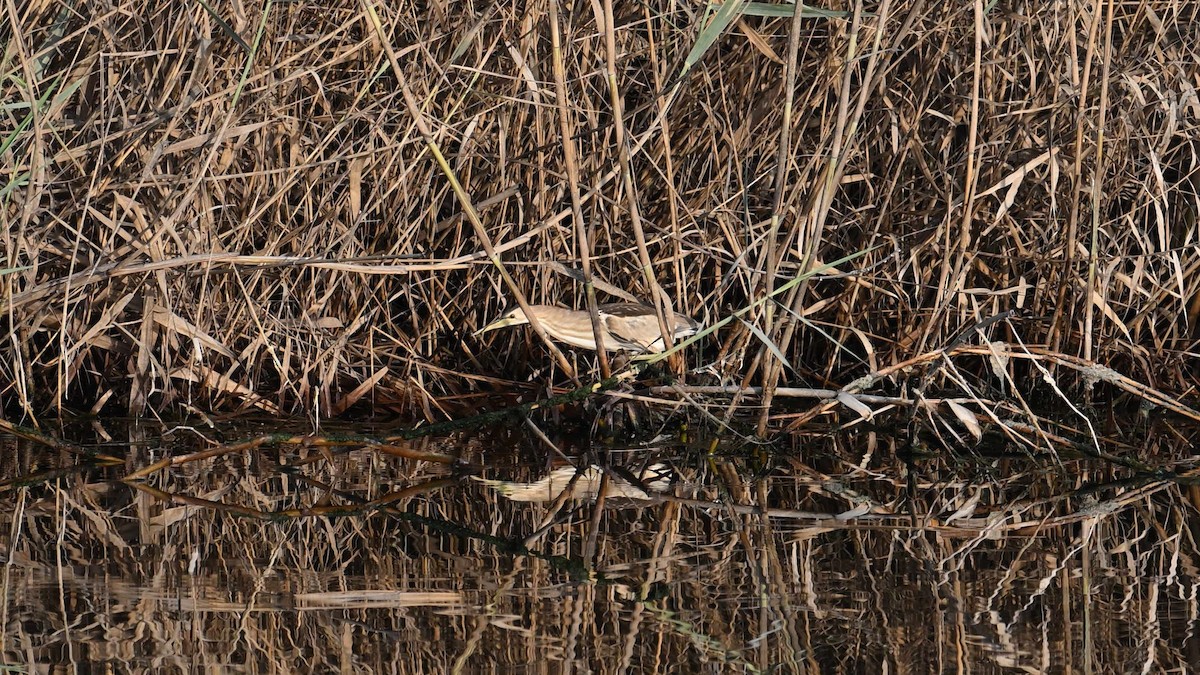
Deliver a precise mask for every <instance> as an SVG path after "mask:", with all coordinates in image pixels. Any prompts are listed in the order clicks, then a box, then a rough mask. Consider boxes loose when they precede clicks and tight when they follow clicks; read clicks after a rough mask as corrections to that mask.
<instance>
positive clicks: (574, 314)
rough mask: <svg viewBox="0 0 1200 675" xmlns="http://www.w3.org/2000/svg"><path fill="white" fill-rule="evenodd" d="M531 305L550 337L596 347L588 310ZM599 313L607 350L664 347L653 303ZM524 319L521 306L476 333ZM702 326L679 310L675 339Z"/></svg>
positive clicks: (614, 307) (618, 304) (609, 307)
mask: <svg viewBox="0 0 1200 675" xmlns="http://www.w3.org/2000/svg"><path fill="white" fill-rule="evenodd" d="M529 309H530V311H531V312H532V313H533V315H534V316H535V317H537V320H538V323H540V324H541V325H542V328H543V329H545V331H546V333H547V334H548V335H549V336H550V337H552V338H554V339H555V340H558V341H559V342H565V343H567V344H569V345H571V346H573V347H580V348H582V349H590V350H592V351H596V336H595V333H593V332H592V317H591V315H590V314H588V313H587V312H586V311H583V310H578V309H567V308H566V307H556V306H554V305H530V307H529ZM596 313H597V314H598V315H599V318H600V328H601V329H602V330H603V331H604V349H605V351H609V352H621V351H629V352H639V353H641V352H650V353H655V354H657V353H660V352H662V351H663V340H662V331H661V330H660V328H659V325H658V314H657V313H655V311H654V309H653V308H652V307H647V306H646V305H643V304H641V303H637V302H612V303H606V304H603V305H600V306H599V307H597V308H596ZM524 323H529V317H527V316H526V315H525V311H524V310H522V309H521V308H520V307H517V308H516V309H514V310H512V311H510V312H508V313H507V314H505V315H504V316H502V317H500V318H499V319H496V320H495V321H493V322H491V323H489V324H488V325H486V326H484V327H483V328H481V329H479V330H478V331H476V333H475V335H477V336H478V335H482V334H483V333H486V332H488V331H492V330H496V329H497V328H506V327H508V326H519V325H521V324H524ZM699 330H700V324H699V323H698V322H697V321H696V320H695V319H692V318H691V317H687V316H684V315H683V314H680V313H679V312H675V327H674V330H673V331H672V333H671V337H672V339H676V340H677V339H679V338H683V337H687V336H689V335H695V334H696V333H697V332H699Z"/></svg>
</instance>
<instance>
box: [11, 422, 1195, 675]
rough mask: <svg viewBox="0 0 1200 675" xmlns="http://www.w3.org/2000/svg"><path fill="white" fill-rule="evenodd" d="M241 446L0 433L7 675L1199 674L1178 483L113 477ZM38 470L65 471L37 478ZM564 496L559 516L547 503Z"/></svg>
mask: <svg viewBox="0 0 1200 675" xmlns="http://www.w3.org/2000/svg"><path fill="white" fill-rule="evenodd" d="M256 433H259V432H258V431H256V430H247V429H238V430H226V431H224V432H223V433H222V434H218V433H217V432H214V431H212V430H203V429H200V430H196V431H195V432H192V431H187V430H175V431H174V433H173V434H171V435H169V436H167V437H162V436H159V435H158V432H157V431H155V430H149V429H145V428H136V427H135V428H132V429H131V430H129V431H122V437H123V438H125V439H126V440H124V441H122V442H119V443H118V442H115V441H110V442H109V443H108V444H106V445H103V446H97V447H98V448H99V449H100V450H101V451H102V452H104V453H106V454H109V455H114V456H117V457H120V458H121V459H122V460H123V463H122V465H119V466H111V467H105V468H90V469H86V470H81V469H79V468H78V467H79V465H80V463H79V460H78V458H77V457H76V456H75V455H72V454H69V453H64V452H59V451H50V450H46V449H45V448H43V447H40V446H35V445H33V444H30V443H29V442H26V441H21V442H16V441H13V440H11V439H10V440H7V441H6V443H7V445H6V446H5V447H3V448H2V451H3V456H4V457H6V458H7V459H6V462H5V464H4V473H3V475H2V476H0V479H3V480H12V479H13V478H16V477H26V478H32V480H30V481H28V483H29V484H27V485H25V486H23V487H17V486H16V485H14V484H11V483H9V484H7V486H6V487H5V489H4V490H3V491H2V492H0V532H4V535H2V537H0V544H2V545H3V546H2V548H0V554H2V556H3V557H2V560H3V563H4V564H3V568H2V570H0V572H2V578H0V582H2V584H3V594H4V599H5V602H4V606H3V615H2V616H0V619H2V620H3V621H2V623H0V625H2V627H3V628H2V630H3V633H2V637H0V647H2V652H0V655H2V658H3V662H4V664H6V665H8V666H13V667H18V668H22V669H24V670H25V671H28V672H69V671H72V670H78V671H84V672H96V671H113V672H143V671H147V670H153V671H156V672H256V673H258V672H288V673H291V672H372V673H373V672H389V673H449V672H469V673H479V672H486V673H530V672H532V673H559V672H580V673H592V672H595V673H616V672H632V673H728V672H735V673H736V672H777V673H778V672H787V673H793V672H803V673H807V672H848V673H859V672H872V673H873V672H917V673H925V672H962V671H971V672H984V673H991V672H996V673H1000V672H1005V673H1007V672H1020V671H1025V672H1074V671H1078V672H1086V671H1088V670H1091V671H1094V672H1133V671H1142V672H1162V671H1167V670H1171V669H1175V670H1176V671H1177V672H1184V671H1187V670H1189V669H1190V668H1192V667H1193V666H1194V665H1196V664H1198V663H1200V646H1198V640H1197V637H1196V635H1195V634H1194V633H1195V631H1194V627H1195V625H1196V619H1197V617H1198V616H1200V610H1198V606H1197V601H1196V597H1197V586H1196V579H1197V576H1198V575H1197V568H1198V565H1197V563H1198V559H1197V555H1196V533H1197V523H1198V521H1197V518H1196V509H1195V506H1194V505H1193V501H1194V497H1193V496H1192V489H1193V488H1192V487H1190V486H1189V485H1187V484H1186V483H1187V480H1186V479H1178V478H1177V477H1176V476H1174V475H1173V474H1172V475H1166V474H1163V475H1157V474H1150V475H1138V474H1136V473H1134V472H1133V471H1131V470H1129V469H1126V468H1124V467H1121V466H1119V465H1113V464H1111V463H1106V462H1100V461H1097V460H1092V459H1073V458H1070V457H1068V456H1067V455H1066V454H1060V455H1058V456H1052V455H1050V454H1049V453H1042V454H1026V455H1022V454H1019V453H1009V454H1007V455H1004V456H1000V455H993V456H981V455H979V454H976V453H974V452H962V451H960V452H957V453H954V452H950V451H948V450H947V451H942V452H940V453H938V456H937V457H936V458H932V459H929V458H927V459H922V460H920V461H907V462H906V461H903V460H901V459H898V458H897V454H898V452H899V453H900V454H901V455H902V454H903V453H902V452H900V448H901V446H902V445H903V444H902V443H900V442H899V441H897V440H895V439H890V438H886V437H883V436H880V435H878V434H862V435H860V436H853V435H849V436H836V435H835V436H833V437H832V438H826V439H817V438H812V437H795V438H793V439H791V440H790V442H789V443H787V444H784V445H780V446H775V447H770V448H766V447H753V446H737V445H732V444H730V443H729V442H727V441H719V442H718V441H714V440H713V439H708V438H705V439H692V440H691V441H690V442H680V441H679V439H678V437H674V438H669V439H666V440H663V441H660V442H659V443H656V444H653V445H652V446H650V447H639V448H613V447H605V446H599V445H596V446H592V447H586V446H588V444H587V443H579V442H578V441H569V440H564V439H554V440H553V441H551V442H552V443H554V444H555V445H558V446H559V448H560V451H561V452H558V451H552V450H549V449H548V448H547V446H546V445H545V443H544V442H542V441H540V440H538V439H537V438H536V437H534V436H531V435H526V434H525V433H523V432H520V431H514V432H511V433H493V434H491V435H489V436H471V437H467V436H457V437H451V438H448V439H437V440H424V441H419V442H415V443H412V444H408V445H407V446H405V447H404V448H402V450H403V452H404V453H408V454H412V453H416V454H417V455H419V456H422V457H424V458H425V459H405V458H400V457H397V456H395V455H394V454H388V453H385V452H382V451H380V450H379V449H364V448H362V447H355V448H349V449H341V448H321V447H317V446H315V445H313V444H311V443H285V444H269V445H263V446H260V447H247V448H243V449H241V450H239V451H237V452H232V453H228V454H225V455H221V456H217V457H211V458H207V459H197V460H195V461H190V462H186V463H183V464H180V465H178V466H175V467H173V468H169V469H164V470H162V471H159V472H156V473H153V474H151V475H149V476H147V477H145V478H144V479H142V480H140V481H138V482H136V483H132V484H130V483H123V482H119V481H115V480H114V479H116V478H119V477H121V476H125V475H128V474H129V473H131V472H133V471H135V470H137V469H139V468H142V467H145V466H148V465H150V464H151V463H152V462H154V461H156V460H157V459H160V458H161V457H163V456H171V455H175V456H184V455H186V454H187V453H190V452H195V451H197V450H199V449H202V448H204V447H210V446H208V445H206V444H205V443H203V442H201V441H200V440H199V435H200V434H204V435H206V436H208V437H209V440H210V441H211V440H215V439H216V438H218V437H223V438H225V439H228V440H231V441H232V440H236V439H238V438H245V437H252V436H254V435H255V434H256ZM105 435H108V436H112V435H115V434H113V433H112V432H111V430H109V431H108V432H106V434H105ZM547 440H549V439H547ZM1155 447H1157V448H1159V450H1158V451H1161V452H1163V453H1164V457H1165V456H1166V454H1167V451H1168V449H1165V448H1162V447H1160V446H1155ZM422 453H423V454H422ZM438 455H448V456H452V457H454V458H456V459H457V460H459V461H460V462H461V464H460V465H455V464H445V463H442V462H439V461H432V460H434V459H436V458H437V456H438ZM1143 459H1144V460H1145V461H1152V460H1153V459H1154V458H1153V457H1144V458H1143ZM1165 461H1166V460H1165V459H1164V460H1160V462H1159V463H1160V464H1161V463H1165ZM283 465H285V468H281V466H283ZM464 466H469V467H473V469H472V470H471V471H464V470H463V467H464ZM54 469H62V470H65V472H63V473H59V474H53V473H42V474H41V476H42V478H40V479H39V478H38V476H39V472H48V471H51V470H54ZM476 472H477V473H476ZM564 489H569V490H570V491H571V492H572V494H573V497H571V498H565V497H564V498H562V499H556V497H557V496H558V495H559V494H560V493H561V492H562V491H563V490H564ZM601 491H603V493H604V494H605V498H604V500H603V503H602V505H601V506H600V507H598V506H597V502H596V495H597V494H598V493H600V492H601Z"/></svg>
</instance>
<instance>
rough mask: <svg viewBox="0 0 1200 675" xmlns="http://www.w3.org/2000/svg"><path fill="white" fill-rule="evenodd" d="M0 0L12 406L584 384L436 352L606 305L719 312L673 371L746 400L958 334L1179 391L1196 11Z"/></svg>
mask: <svg viewBox="0 0 1200 675" xmlns="http://www.w3.org/2000/svg"><path fill="white" fill-rule="evenodd" d="M15 7H16V12H15V14H13V15H12V16H10V17H9V20H8V21H6V22H4V23H3V25H0V37H2V38H3V43H4V45H5V51H4V56H3V61H2V62H0V71H2V72H3V75H4V77H3V78H2V80H0V87H2V89H3V100H4V101H6V102H7V103H5V104H4V105H3V114H4V121H3V122H2V123H0V126H2V127H4V128H5V130H4V132H3V136H2V139H0V157H3V169H4V171H3V178H2V182H0V198H2V199H3V205H2V208H0V247H2V248H0V254H2V257H3V259H2V260H0V272H3V274H2V275H0V288H2V290H0V310H2V311H0V316H2V317H3V318H0V330H2V331H3V337H4V339H3V340H2V341H0V405H2V406H3V408H4V409H5V410H7V411H9V412H11V413H14V414H17V413H21V414H25V415H32V416H35V417H36V416H39V415H41V414H42V413H43V412H44V411H46V410H48V409H54V408H55V407H59V406H65V407H69V408H73V409H76V410H84V411H87V410H91V411H97V412H99V411H101V410H105V411H128V412H132V413H142V412H144V411H146V410H147V409H148V408H154V409H166V408H171V407H179V406H192V407H196V408H200V409H239V408H251V407H257V408H260V409H263V410H266V411H269V412H273V413H275V412H290V411H302V410H303V411H310V412H315V413H316V414H320V415H328V414H338V413H340V412H343V411H345V410H346V409H348V408H349V407H351V406H353V405H355V404H364V405H365V404H369V403H374V404H380V403H387V404H389V405H396V404H400V405H403V406H407V407H408V409H410V410H412V411H413V412H416V413H417V414H421V415H423V416H425V417H427V418H431V419H433V418H442V417H445V416H447V415H448V414H450V413H449V412H448V410H450V409H452V408H453V406H454V403H455V402H456V401H472V400H474V399H473V398H472V397H474V396H477V395H478V394H479V392H481V391H493V390H496V389H502V388H504V387H505V386H511V383H510V382H507V381H506V380H504V379H500V378H515V379H519V380H525V379H527V378H529V377H530V375H529V373H530V372H531V370H533V371H534V372H536V373H539V374H538V375H536V377H537V378H538V379H552V380H554V381H557V382H560V383H561V382H563V381H566V380H568V379H570V378H571V377H575V378H578V379H580V380H581V381H583V380H594V379H598V378H599V377H600V376H601V375H607V374H608V373H609V369H610V364H608V363H607V360H606V359H605V358H604V357H603V355H600V356H597V355H593V354H574V353H572V352H570V351H566V352H562V351H558V350H556V349H555V348H553V347H551V346H550V343H547V345H546V347H543V346H542V344H541V340H539V339H538V338H537V336H536V334H532V333H525V332H521V333H499V334H489V335H488V338H487V341H486V342H482V343H481V342H479V341H477V340H475V339H473V338H472V337H471V333H472V332H473V331H474V330H476V329H478V328H479V327H481V326H483V325H484V323H485V322H486V321H487V320H488V319H489V318H492V317H494V316H497V315H499V314H500V310H501V309H502V308H503V307H506V306H508V305H510V304H512V303H514V302H527V303H545V304H564V305H569V306H573V307H577V308H587V307H589V306H594V305H595V303H596V302H605V301H612V300H615V299H617V298H615V297H608V295H607V294H605V293H604V292H603V291H602V290H600V291H596V292H594V296H593V291H591V290H590V289H592V288H596V289H603V288H604V287H605V284H606V283H607V284H611V285H612V286H615V287H617V288H620V289H624V290H625V291H627V292H628V293H630V294H632V295H633V296H635V297H637V298H639V299H640V300H642V301H644V302H646V303H647V304H651V305H654V306H655V307H657V308H658V309H659V311H660V312H664V311H665V310H666V309H667V307H668V306H669V307H670V308H671V309H672V310H674V311H679V312H681V313H684V314H686V315H689V316H693V317H696V318H697V319H701V320H702V321H703V322H704V323H706V324H707V325H713V324H715V323H716V322H718V321H719V320H721V319H724V318H728V317H731V316H734V315H735V314H736V316H737V320H734V321H730V322H729V323H728V324H726V326H725V327H724V328H723V329H722V330H720V331H718V332H717V333H715V334H714V335H713V337H712V338H710V339H709V340H708V341H707V343H704V344H702V345H701V346H700V347H693V348H691V349H689V350H688V351H686V352H684V356H683V359H684V360H680V361H677V362H676V363H675V364H674V368H675V370H676V372H678V373H680V374H685V375H687V377H689V378H690V379H692V380H696V379H705V380H707V381H706V382H705V384H707V385H710V386H723V387H734V388H744V387H758V388H760V391H761V394H762V399H763V400H762V403H763V405H764V409H769V408H770V406H771V404H772V396H773V393H772V392H773V391H774V390H775V389H776V387H779V386H783V385H797V386H819V387H829V386H833V387H834V388H840V387H841V386H843V385H846V384H848V383H850V382H852V381H854V380H855V379H856V378H859V377H862V376H865V375H868V374H870V373H873V372H877V371H880V370H882V369H885V368H887V367H889V366H891V365H893V364H897V363H902V362H905V361H906V360H908V359H912V358H914V357H916V356H918V355H922V354H929V353H932V352H935V351H937V350H939V349H943V348H945V347H947V346H949V345H951V344H954V343H956V342H957V341H960V340H962V339H964V336H963V332H964V331H967V332H968V333H969V334H968V335H966V336H965V339H967V340H970V341H973V342H979V341H980V340H981V339H983V338H981V337H980V334H981V333H982V334H986V339H989V340H997V341H1002V342H1007V343H1012V344H1022V345H1040V348H1042V349H1044V350H1047V351H1048V352H1050V353H1055V354H1064V355H1068V356H1071V357H1075V358H1080V359H1083V360H1084V361H1085V362H1088V363H1095V364H1100V365H1103V366H1107V367H1111V368H1113V369H1115V370H1118V371H1120V372H1121V373H1122V374H1124V375H1125V376H1128V377H1131V378H1134V379H1136V380H1138V381H1139V382H1147V383H1149V384H1153V385H1155V386H1156V387H1157V388H1158V389H1160V390H1165V391H1169V392H1173V393H1177V394H1188V393H1191V391H1192V388H1193V386H1194V385H1193V383H1194V379H1195V372H1196V356H1195V355H1196V343H1197V339H1198V333H1197V331H1196V328H1195V326H1196V322H1197V320H1198V319H1200V273H1198V270H1200V255H1198V250H1200V249H1198V243H1197V235H1198V232H1197V228H1196V222H1197V218H1196V216H1197V213H1200V199H1198V197H1197V194H1198V191H1197V186H1196V171H1197V159H1196V157H1197V156H1200V152H1198V150H1200V148H1198V147H1197V144H1198V139H1200V134H1198V133H1197V128H1198V120H1200V99H1198V98H1197V93H1196V88H1195V87H1196V82H1197V81H1198V76H1200V52H1198V50H1197V47H1196V45H1197V44H1198V43H1200V33H1198V31H1197V26H1200V5H1196V4H1195V3H1174V2H1166V1H1160V2H1155V1H1150V0H1145V1H1140V2H1132V3H1112V2H1102V1H1100V0H1096V1H1095V2H1079V1H1069V2H1060V3H1057V4H1055V5H1054V6H1053V11H1050V10H1049V9H1048V8H1047V5H1045V3H1040V2H1025V3H1016V4H1012V3H1002V4H995V3H983V2H975V3H931V2H925V1H922V0H909V1H898V2H892V1H889V0H884V1H883V2H879V3H871V4H870V5H864V4H863V3H851V5H850V7H849V10H848V11H846V12H824V13H817V14H813V15H805V16H800V17H794V16H792V14H794V12H792V11H791V10H792V9H793V8H794V7H795V5H792V4H780V5H769V4H766V3H745V2H728V3H725V4H724V5H719V4H718V5H711V6H709V5H705V4H704V3H699V4H697V3H678V2H655V1H651V2H642V3H616V4H614V3H613V2H612V0H602V1H599V2H595V3H592V4H590V5H589V4H586V3H584V4H576V5H571V6H569V7H566V6H563V7H560V6H559V4H558V3H555V2H547V3H542V2H524V3H508V4H501V5H497V4H494V3H477V2H455V3H447V2H433V3H425V4H420V3H393V4H390V5H383V4H377V3H373V2H371V1H370V0H363V1H361V2H341V3H332V4H329V3H321V4H319V5H313V4H307V3H272V2H266V3H262V4H259V5H242V4H236V3H235V4H232V5H225V4H223V3H215V4H213V5H207V4H205V3H199V4H195V3H179V2H174V1H171V0H158V1H151V2H148V3H141V2H139V3H130V2H122V1H121V0H118V2H117V3H115V4H109V5H97V4H91V3H88V4H85V5H83V6H81V7H75V8H73V7H72V6H70V5H66V4H62V3H56V2H48V1H46V0H29V1H28V2H24V3H17V5H16V6H15ZM834 261H841V262H838V263H837V264H832V265H831V263H833V262H834ZM562 266H565V267H567V268H570V270H571V271H575V270H578V272H577V273H575V274H573V275H571V274H560V273H559V271H558V270H561V268H562ZM579 279H583V280H584V282H582V283H581V282H580V281H579ZM518 297H520V299H518ZM1014 310H1019V311H1020V312H1021V314H1020V316H1023V317H1024V318H1019V319H1018V318H1011V319H1006V320H1004V321H997V322H992V323H990V324H989V323H988V322H989V319H990V318H991V317H996V316H1000V315H1005V313H1006V312H1010V311H1014ZM1006 316H1007V315H1006ZM1011 316H1013V317H1016V316H1018V315H1017V314H1013V315H1011ZM984 324H987V327H986V329H984V330H983V331H970V330H969V329H970V328H971V327H973V326H981V325H984ZM597 359H598V360H597ZM544 364H545V365H551V366H552V367H553V368H555V369H561V370H563V371H566V372H565V376H564V375H563V374H558V373H549V374H545V371H542V370H537V368H538V366H540V365H544ZM1009 367H1011V368H1018V366H1015V365H1014V366H1009ZM697 370H702V371H703V375H702V376H700V375H696V374H694V373H695V371H697ZM975 370H976V371H977V372H978V373H979V374H980V376H981V377H986V376H987V373H988V372H989V370H990V366H989V363H988V362H987V361H986V359H980V360H979V361H978V363H977V364H976V366H975ZM588 373H594V375H593V376H589V375H588ZM689 373H691V374H689ZM1031 373H1032V374H1031ZM1014 376H1015V377H1016V378H1017V379H1020V378H1021V377H1022V376H1023V375H1022V373H1021V372H1017V373H1015V374H1014ZM1024 376H1028V377H1032V378H1034V379H1037V378H1038V377H1039V376H1038V374H1037V373H1036V372H1032V371H1025V372H1024ZM766 419H767V418H766V417H765V416H764V417H763V420H764V423H765V421H766ZM761 426H762V425H760V428H761Z"/></svg>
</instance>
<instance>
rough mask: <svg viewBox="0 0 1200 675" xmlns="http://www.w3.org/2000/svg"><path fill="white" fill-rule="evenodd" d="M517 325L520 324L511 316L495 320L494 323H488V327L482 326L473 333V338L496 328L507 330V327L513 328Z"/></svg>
mask: <svg viewBox="0 0 1200 675" xmlns="http://www.w3.org/2000/svg"><path fill="white" fill-rule="evenodd" d="M518 323H520V322H519V321H517V320H516V319H515V318H513V317H511V316H506V317H503V318H500V319H496V320H495V321H493V322H491V323H489V324H488V325H486V326H484V327H483V328H480V329H479V330H477V331H475V333H474V334H473V337H479V336H480V335H483V334H484V333H486V332H488V331H493V330H496V329H497V328H507V327H509V326H515V325H517V324H518Z"/></svg>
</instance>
